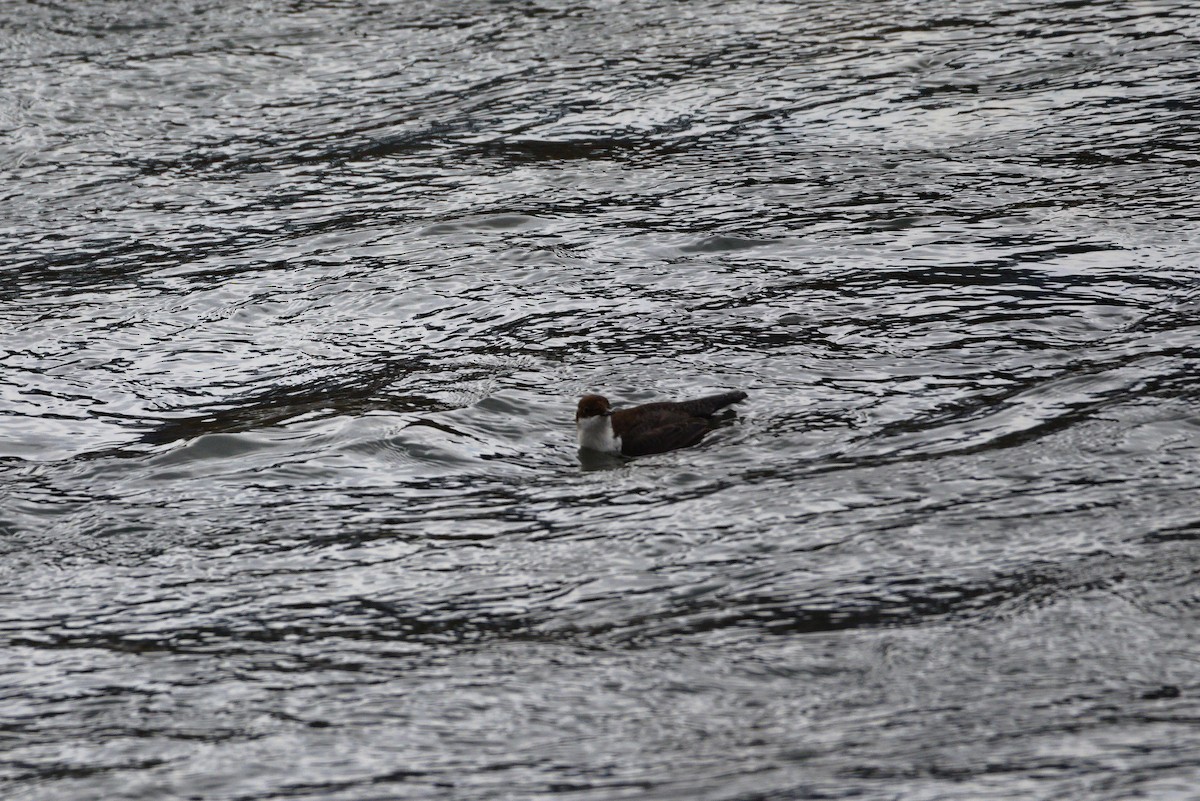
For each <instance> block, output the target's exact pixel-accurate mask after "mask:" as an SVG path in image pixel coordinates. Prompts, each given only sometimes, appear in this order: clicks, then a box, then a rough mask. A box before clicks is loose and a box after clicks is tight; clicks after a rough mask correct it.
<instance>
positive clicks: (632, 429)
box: [575, 392, 746, 456]
mask: <svg viewBox="0 0 1200 801" xmlns="http://www.w3.org/2000/svg"><path fill="white" fill-rule="evenodd" d="M745 398H746V393H745V392H723V393H721V394H720V395H709V396H707V397H704V398H697V399H695V400H689V401H679V402H678V403H676V402H671V401H664V402H659V403H646V404H643V405H641V406H634V407H633V408H631V409H620V410H618V411H613V409H612V407H610V406H609V404H608V399H607V398H605V397H604V396H603V395H584V396H583V397H582V398H580V399H579V408H578V409H576V411H575V430H576V431H577V432H578V434H579V447H580V448H583V449H586V450H593V451H600V452H602V453H619V454H621V455H622V456H645V455H646V454H649V453H662V452H664V451H673V450H675V449H676V448H686V447H688V446H690V445H695V444H696V443H697V442H699V441H700V440H701V439H703V438H704V435H705V434H707V433H708V432H709V430H710V429H711V425H710V423H709V418H711V417H712V416H713V415H714V414H716V413H717V412H718V411H719V410H720V409H722V408H724V407H726V406H728V405H729V404H731V403H737V402H738V401H740V400H744V399H745Z"/></svg>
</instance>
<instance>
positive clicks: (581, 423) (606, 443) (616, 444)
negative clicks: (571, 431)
mask: <svg viewBox="0 0 1200 801" xmlns="http://www.w3.org/2000/svg"><path fill="white" fill-rule="evenodd" d="M575 429H576V431H577V432H578V434H579V447H580V448H586V449H587V450H592V451H600V452H601V453H620V452H621V438H620V437H614V436H613V430H612V421H610V420H609V419H608V418H607V417H604V416H602V415H596V416H595V417H581V418H579V419H578V420H576V421H575Z"/></svg>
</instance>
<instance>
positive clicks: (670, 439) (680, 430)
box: [621, 417, 708, 456]
mask: <svg viewBox="0 0 1200 801" xmlns="http://www.w3.org/2000/svg"><path fill="white" fill-rule="evenodd" d="M707 432H708V423H706V422H705V421H704V420H701V419H700V418H699V417H690V418H686V419H683V420H677V421H674V422H670V423H660V424H653V423H652V424H650V425H644V426H635V427H634V428H631V429H630V430H628V431H626V432H625V433H624V434H623V435H622V436H621V453H623V454H625V455H626V456H645V455H647V454H650V453H663V452H664V451H673V450H675V449H676V448H686V447H688V446H689V445H695V444H696V443H697V442H699V441H700V440H701V439H703V437H704V435H705V434H706V433H707Z"/></svg>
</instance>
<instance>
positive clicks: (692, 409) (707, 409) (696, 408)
mask: <svg viewBox="0 0 1200 801" xmlns="http://www.w3.org/2000/svg"><path fill="white" fill-rule="evenodd" d="M745 399H746V393H745V392H741V391H738V392H722V393H721V394H720V395H708V396H706V397H703V398H696V399H695V400H688V401H681V402H679V403H677V404H675V406H676V408H678V409H680V410H681V411H684V412H687V413H688V414H692V415H695V416H696V417H712V416H713V415H714V414H716V413H717V411H718V410H719V409H721V408H722V407H725V406H728V405H729V404H731V403H737V402H738V401H740V400H745Z"/></svg>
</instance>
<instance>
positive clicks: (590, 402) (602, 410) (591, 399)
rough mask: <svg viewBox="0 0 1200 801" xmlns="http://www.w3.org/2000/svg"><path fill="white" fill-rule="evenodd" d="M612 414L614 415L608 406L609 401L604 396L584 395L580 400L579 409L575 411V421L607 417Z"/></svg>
mask: <svg viewBox="0 0 1200 801" xmlns="http://www.w3.org/2000/svg"><path fill="white" fill-rule="evenodd" d="M610 414H612V409H611V408H609V406H608V399H607V398H605V397H604V396H603V395H584V396H583V397H582V398H580V399H579V408H577V409H576V410H575V419H576V420H583V419H584V418H586V417H606V416H608V415H610Z"/></svg>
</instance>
